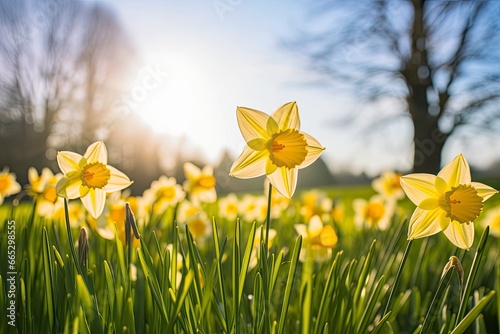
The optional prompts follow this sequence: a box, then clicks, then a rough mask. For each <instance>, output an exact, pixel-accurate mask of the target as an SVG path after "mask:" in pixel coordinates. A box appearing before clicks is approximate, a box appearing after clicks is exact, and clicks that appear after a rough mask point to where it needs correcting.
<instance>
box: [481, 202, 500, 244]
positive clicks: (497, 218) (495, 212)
mask: <svg viewBox="0 0 500 334" xmlns="http://www.w3.org/2000/svg"><path fill="white" fill-rule="evenodd" d="M481 225H483V226H484V227H486V226H489V227H490V234H491V235H493V236H495V237H497V238H500V206H497V207H494V208H491V209H489V210H487V211H486V213H485V214H484V218H483V219H482V220H481Z"/></svg>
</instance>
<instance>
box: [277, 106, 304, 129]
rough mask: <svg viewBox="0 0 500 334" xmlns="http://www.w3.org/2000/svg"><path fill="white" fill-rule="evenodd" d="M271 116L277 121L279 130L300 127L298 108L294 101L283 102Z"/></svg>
mask: <svg viewBox="0 0 500 334" xmlns="http://www.w3.org/2000/svg"><path fill="white" fill-rule="evenodd" d="M272 117H273V118H274V119H275V120H276V122H278V125H279V127H280V129H281V130H286V129H295V130H299V129H300V117H299V108H298V107H297V103H295V102H288V103H285V104H284V105H282V106H281V107H279V108H278V109H277V110H276V111H275V112H274V113H273V114H272Z"/></svg>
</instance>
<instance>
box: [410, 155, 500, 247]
mask: <svg viewBox="0 0 500 334" xmlns="http://www.w3.org/2000/svg"><path fill="white" fill-rule="evenodd" d="M401 186H402V187H403V189H404V191H405V193H406V194H407V196H408V197H409V198H410V200H411V201H412V202H413V203H415V204H416V205H417V208H416V209H415V211H414V213H413V215H412V217H411V219H410V227H409V229H408V239H410V240H411V239H417V238H423V237H427V236H431V235H433V234H436V233H438V232H440V231H442V232H443V233H444V234H445V235H446V237H447V238H448V239H449V240H450V241H451V242H452V243H453V244H454V245H455V246H457V247H459V248H463V249H469V248H470V247H471V246H472V243H473V241H474V226H473V224H472V223H473V222H474V220H475V219H476V218H477V217H479V215H480V214H481V211H482V208H483V202H484V201H486V200H487V199H488V198H490V197H491V196H493V195H494V194H496V193H497V191H496V190H495V189H493V188H491V187H489V186H487V185H485V184H482V183H478V182H471V176H470V169H469V164H468V163H467V160H465V158H464V157H463V156H462V155H461V154H460V155H458V156H457V157H456V158H455V159H453V161H452V162H450V163H449V164H447V165H446V166H444V167H443V169H442V170H441V171H440V172H439V174H438V175H437V176H435V175H431V174H410V175H406V176H402V177H401Z"/></svg>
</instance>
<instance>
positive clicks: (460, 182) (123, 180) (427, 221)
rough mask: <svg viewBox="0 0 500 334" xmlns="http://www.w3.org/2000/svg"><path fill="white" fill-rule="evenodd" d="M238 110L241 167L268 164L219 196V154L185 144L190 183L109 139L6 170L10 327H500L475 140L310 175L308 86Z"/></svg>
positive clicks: (494, 223) (6, 326)
mask: <svg viewBox="0 0 500 334" xmlns="http://www.w3.org/2000/svg"><path fill="white" fill-rule="evenodd" d="M237 119H238V125H239V127H240V130H241V132H242V135H243V137H244V139H245V141H246V142H247V145H246V146H245V148H244V150H243V152H242V154H241V155H240V156H239V157H238V158H237V159H236V160H235V162H234V163H233V165H232V166H231V169H230V171H229V175H230V176H233V177H238V178H254V177H257V176H261V175H264V174H265V175H266V178H265V180H266V181H265V183H264V184H263V185H262V193H257V194H249V193H246V194H226V195H223V196H221V195H219V196H218V194H217V179H216V178H215V177H214V174H213V168H212V167H211V166H209V165H207V166H203V167H200V166H196V165H194V164H193V163H191V162H186V163H184V165H183V170H184V174H185V181H184V182H182V184H180V183H179V182H177V180H176V179H175V178H173V177H168V176H161V177H160V178H159V179H158V180H154V181H153V182H152V183H151V185H150V187H149V188H148V189H146V190H145V191H144V192H143V194H142V196H131V195H130V192H129V191H128V190H127V188H128V187H129V186H130V185H131V184H132V182H133V181H132V180H130V179H129V178H128V176H127V175H125V174H124V173H123V172H121V171H119V170H118V169H116V168H115V167H113V166H110V165H109V164H108V152H107V149H106V146H105V144H104V142H102V141H98V142H95V143H93V144H91V145H90V146H89V147H88V148H87V150H86V152H85V153H84V155H81V154H80V153H78V152H69V151H60V152H58V154H57V162H58V165H59V168H60V169H61V172H62V173H57V174H54V173H53V172H52V171H51V170H49V169H47V168H44V169H43V170H41V171H37V170H36V169H34V168H30V169H29V171H28V179H29V184H28V185H24V188H22V187H21V185H19V184H18V183H17V182H16V179H15V175H13V174H11V173H9V171H8V170H7V169H4V170H3V171H2V172H0V200H1V202H0V204H1V203H3V202H4V199H5V198H7V197H10V198H11V199H12V198H13V200H12V201H11V202H10V204H7V202H5V203H4V204H2V206H0V231H1V235H0V249H1V252H0V264H1V268H0V269H1V273H2V276H1V279H0V291H2V293H1V294H0V309H1V310H2V311H5V315H3V319H2V322H0V332H1V333H16V332H20V333H60V332H61V333H315V334H316V333H323V334H326V333H342V334H346V333H347V334H349V333H367V332H370V333H452V334H458V333H464V332H466V331H468V332H473V333H497V332H498V329H499V327H500V326H499V321H500V320H499V319H500V316H499V313H500V307H499V305H500V298H499V297H498V294H497V293H496V291H499V289H500V265H499V262H500V261H498V252H499V248H498V239H497V238H498V237H500V204H499V203H500V202H499V200H498V199H497V198H498V196H496V197H495V195H496V194H497V192H498V191H497V190H495V188H493V187H491V186H490V185H487V184H484V183H479V182H472V179H471V173H470V168H469V165H468V162H467V160H466V159H465V157H464V156H463V155H461V154H459V155H458V156H456V157H455V158H454V159H453V160H452V161H451V162H448V163H447V164H446V165H444V167H443V168H442V169H441V171H440V172H439V173H438V174H437V175H432V174H424V173H414V174H408V175H401V174H400V173H396V172H393V171H387V172H384V173H382V174H381V175H380V176H379V177H378V178H376V179H374V180H373V181H372V183H371V184H370V185H369V186H368V185H367V186H362V187H344V188H326V189H308V190H302V191H301V192H297V193H296V184H297V175H298V172H299V170H300V169H302V168H305V167H307V166H309V165H310V164H312V163H313V162H314V161H315V160H316V159H317V158H318V157H319V156H320V155H321V153H322V152H323V150H324V148H323V147H322V146H321V144H320V143H319V142H318V141H317V140H316V139H314V138H313V137H312V136H310V135H309V134H306V133H303V132H301V131H300V119H299V115H298V109H297V106H296V103H295V102H290V103H287V104H284V105H283V106H281V107H280V108H278V109H277V110H276V111H275V112H274V113H273V114H272V115H271V116H269V115H267V114H265V113H263V112H260V111H256V110H253V109H249V108H244V107H238V108H237ZM487 183H490V182H487ZM490 198H493V199H492V200H489V201H487V200H488V199H490ZM23 199H24V200H23ZM30 199H31V200H30ZM490 230H491V233H490ZM490 234H491V236H490Z"/></svg>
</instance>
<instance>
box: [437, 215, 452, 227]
mask: <svg viewBox="0 0 500 334" xmlns="http://www.w3.org/2000/svg"><path fill="white" fill-rule="evenodd" d="M450 222H451V220H450V218H448V217H446V215H440V216H439V227H440V228H441V231H444V230H446V228H447V227H448V225H450Z"/></svg>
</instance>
